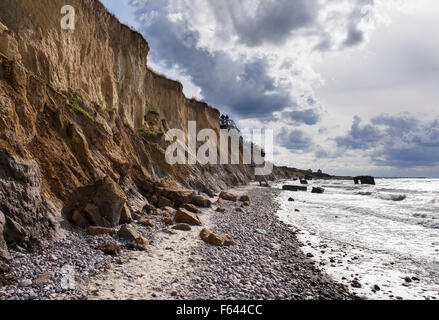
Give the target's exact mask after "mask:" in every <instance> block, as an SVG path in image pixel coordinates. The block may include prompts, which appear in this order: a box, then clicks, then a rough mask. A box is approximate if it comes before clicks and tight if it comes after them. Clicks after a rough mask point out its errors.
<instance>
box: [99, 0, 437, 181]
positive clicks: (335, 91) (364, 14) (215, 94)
mask: <svg viewBox="0 0 439 320" xmlns="http://www.w3.org/2000/svg"><path fill="white" fill-rule="evenodd" d="M102 2H103V3H104V4H105V5H106V6H107V8H109V10H110V11H112V12H113V13H115V14H116V16H117V17H118V18H119V19H120V20H121V21H122V22H123V23H125V24H127V25H130V26H132V27H134V28H135V29H137V30H139V31H140V32H141V33H142V34H143V35H144V36H145V38H146V39H147V40H148V42H149V44H150V47H151V52H150V54H149V63H150V65H151V66H152V68H153V69H155V70H157V71H159V72H161V73H164V74H166V75H167V76H168V77H170V78H173V79H178V80H180V81H181V82H182V83H183V85H184V88H185V89H184V91H185V93H186V95H187V96H188V97H197V98H199V99H204V100H206V101H207V102H209V103H210V104H212V105H215V106H217V107H218V108H219V109H221V111H223V112H224V113H228V114H230V115H231V116H232V118H234V119H236V120H237V122H238V125H239V126H240V127H241V128H243V129H252V128H271V129H274V130H275V136H276V139H275V145H274V150H275V155H274V158H275V162H276V164H279V165H288V166H294V167H298V168H304V169H313V170H317V169H322V170H324V171H325V172H329V173H332V174H340V175H341V174H347V175H355V174H373V175H377V176H428V177H439V102H438V101H439V90H438V84H439V41H438V40H439V36H438V35H437V30H439V19H437V17H438V16H439V1H437V0H241V1H236V0H104V1H102Z"/></svg>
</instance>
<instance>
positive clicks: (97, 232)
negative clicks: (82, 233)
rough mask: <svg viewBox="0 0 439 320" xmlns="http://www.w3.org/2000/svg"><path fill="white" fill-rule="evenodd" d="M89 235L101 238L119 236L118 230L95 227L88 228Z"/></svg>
mask: <svg viewBox="0 0 439 320" xmlns="http://www.w3.org/2000/svg"><path fill="white" fill-rule="evenodd" d="M87 233H88V234H89V235H91V236H101V235H106V234H107V235H110V236H112V235H115V234H117V232H116V230H113V229H110V228H105V227H93V226H90V227H88V228H87Z"/></svg>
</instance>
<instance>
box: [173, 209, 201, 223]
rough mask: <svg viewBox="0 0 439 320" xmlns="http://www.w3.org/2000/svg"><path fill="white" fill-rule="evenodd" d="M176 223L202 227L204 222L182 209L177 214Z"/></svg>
mask: <svg viewBox="0 0 439 320" xmlns="http://www.w3.org/2000/svg"><path fill="white" fill-rule="evenodd" d="M175 223H187V224H189V225H191V226H201V225H202V224H203V222H202V221H201V220H200V218H198V217H197V215H195V214H194V213H192V212H189V211H187V210H186V209H183V208H180V209H178V210H177V213H176V214H175Z"/></svg>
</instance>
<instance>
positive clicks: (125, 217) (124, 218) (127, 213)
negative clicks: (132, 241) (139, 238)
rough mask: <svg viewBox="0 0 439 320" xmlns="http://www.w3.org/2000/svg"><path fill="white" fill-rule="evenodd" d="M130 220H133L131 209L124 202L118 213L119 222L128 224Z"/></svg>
mask: <svg viewBox="0 0 439 320" xmlns="http://www.w3.org/2000/svg"><path fill="white" fill-rule="evenodd" d="M131 222H133V218H132V216H131V210H130V209H129V208H128V206H127V205H126V204H125V205H124V207H123V209H122V213H121V215H120V221H119V224H130V223H131Z"/></svg>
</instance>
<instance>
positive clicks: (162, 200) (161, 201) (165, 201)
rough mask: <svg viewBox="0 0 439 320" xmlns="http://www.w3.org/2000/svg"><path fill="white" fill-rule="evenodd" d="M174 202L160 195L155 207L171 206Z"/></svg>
mask: <svg viewBox="0 0 439 320" xmlns="http://www.w3.org/2000/svg"><path fill="white" fill-rule="evenodd" d="M174 205H175V203H174V202H173V201H171V200H169V199H168V198H166V197H164V196H160V198H159V201H158V203H157V207H159V208H165V207H171V208H172V207H173V206H174Z"/></svg>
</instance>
